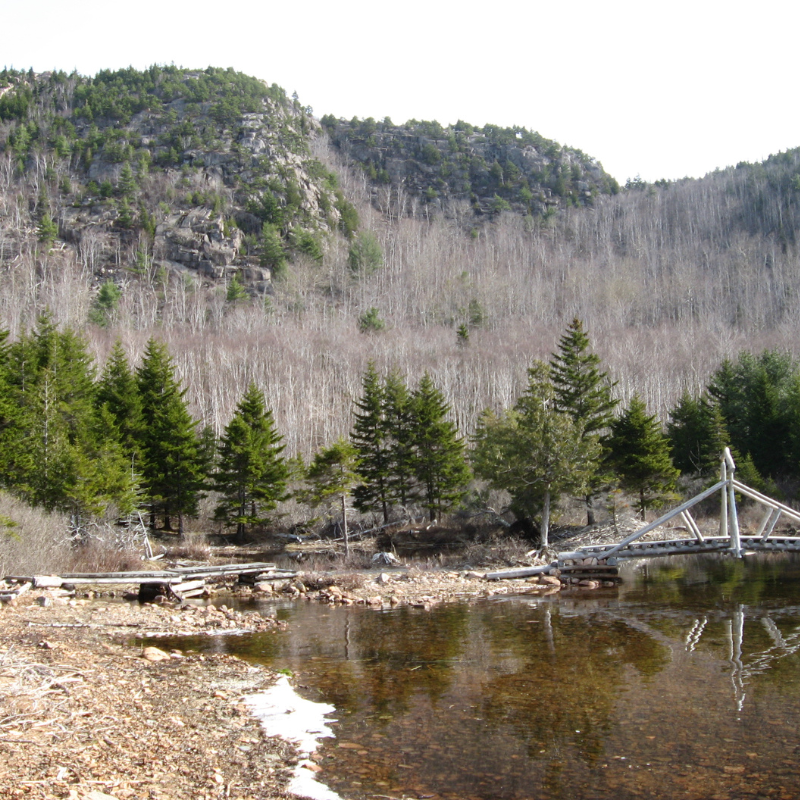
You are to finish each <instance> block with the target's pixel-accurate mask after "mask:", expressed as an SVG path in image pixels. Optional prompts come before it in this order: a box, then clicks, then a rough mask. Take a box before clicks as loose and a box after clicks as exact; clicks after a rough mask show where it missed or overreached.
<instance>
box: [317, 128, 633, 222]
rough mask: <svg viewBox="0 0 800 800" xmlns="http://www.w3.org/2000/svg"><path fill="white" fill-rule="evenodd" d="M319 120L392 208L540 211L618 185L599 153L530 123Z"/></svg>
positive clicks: (579, 202) (586, 199)
mask: <svg viewBox="0 0 800 800" xmlns="http://www.w3.org/2000/svg"><path fill="white" fill-rule="evenodd" d="M321 122H322V125H323V126H324V128H325V129H326V130H327V131H328V134H329V135H330V138H331V141H332V142H333V144H334V145H335V146H336V148H337V149H338V150H340V151H341V152H342V153H343V154H345V155H346V156H347V157H348V158H350V159H352V160H354V161H355V162H356V163H357V164H359V165H360V166H361V167H362V168H363V170H364V172H365V173H366V174H367V175H368V176H369V178H370V180H371V182H372V190H371V195H372V199H373V202H374V203H376V204H377V205H379V206H380V207H382V208H383V209H385V210H387V211H389V210H390V209H392V208H395V209H398V210H400V212H401V213H403V211H404V210H405V211H406V212H407V210H408V207H409V205H410V204H411V203H420V204H426V205H431V206H433V207H434V208H435V209H439V210H441V211H447V210H448V208H449V206H450V205H451V203H452V202H453V201H457V200H465V201H468V202H469V203H470V205H471V207H472V209H473V211H474V212H475V214H476V215H477V216H479V217H481V216H483V217H486V216H489V217H491V216H496V215H497V214H499V213H500V212H501V211H512V210H513V211H515V212H518V213H521V214H528V215H532V216H542V215H545V214H548V213H553V212H555V210H556V209H558V208H559V207H564V206H587V205H591V204H592V203H593V201H594V198H596V197H597V196H598V195H599V194H616V193H617V192H618V191H619V185H618V184H617V182H616V181H615V180H614V178H612V177H611V176H610V175H608V174H607V173H605V172H604V171H603V168H602V167H601V166H600V164H599V163H598V162H597V161H595V160H594V159H592V158H590V157H589V156H587V155H585V154H584V153H582V152H581V151H580V150H576V149H573V148H568V147H562V146H561V145H559V144H558V143H557V142H554V141H551V140H549V139H545V138H544V137H542V136H540V135H539V134H538V133H534V132H531V131H528V130H526V129H525V128H500V127H498V126H496V125H485V126H484V127H483V128H475V127H474V126H472V125H470V124H469V123H466V122H458V123H456V124H455V125H452V126H448V127H446V128H444V127H442V126H441V125H440V124H439V123H438V122H419V121H417V120H411V121H409V122H407V123H406V124H405V125H395V124H393V123H392V121H391V120H389V119H385V120H383V121H382V122H376V121H375V120H374V119H371V118H368V119H364V120H359V119H352V120H350V121H347V120H343V119H339V120H337V119H335V118H334V117H333V116H332V115H327V116H324V117H323V118H322V120H321Z"/></svg>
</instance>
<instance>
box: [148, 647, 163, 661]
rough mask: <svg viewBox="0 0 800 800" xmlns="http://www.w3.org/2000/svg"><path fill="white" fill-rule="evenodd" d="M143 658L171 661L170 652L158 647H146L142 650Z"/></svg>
mask: <svg viewBox="0 0 800 800" xmlns="http://www.w3.org/2000/svg"><path fill="white" fill-rule="evenodd" d="M142 658H144V659H146V660H147V661H169V659H170V654H169V653H166V652H164V651H163V650H160V649H159V648H158V647H145V648H144V650H142Z"/></svg>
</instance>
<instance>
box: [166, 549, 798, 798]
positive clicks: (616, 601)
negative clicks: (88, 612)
mask: <svg viewBox="0 0 800 800" xmlns="http://www.w3.org/2000/svg"><path fill="white" fill-rule="evenodd" d="M799 579H800V561H791V560H786V559H785V560H775V559H769V558H760V559H752V560H751V559H746V560H743V561H742V560H739V561H734V560H713V559H705V560H703V559H700V558H694V559H684V560H682V561H676V560H671V561H669V562H668V561H661V562H651V563H650V564H649V565H648V567H647V573H646V575H640V576H639V578H638V579H637V580H635V581H632V580H630V579H629V580H628V582H627V583H626V584H625V585H624V586H623V587H622V589H620V590H619V591H617V590H613V591H611V590H610V591H607V592H603V593H600V592H592V593H581V594H577V593H574V594H571V595H569V596H567V595H562V596H554V597H548V598H532V597H531V596H521V597H516V598H514V597H504V598H503V599H501V600H488V601H481V602H472V603H459V604H453V605H445V606H440V607H437V608H435V609H434V610H432V611H423V610H418V609H410V608H401V609H396V610H392V611H384V612H379V611H374V610H369V609H365V608H356V607H349V608H329V607H325V606H318V605H315V604H298V605H291V606H286V607H283V608H281V609H280V611H279V615H280V616H281V617H283V618H284V619H286V620H287V621H288V622H289V629H288V630H287V631H286V632H283V633H278V634H264V635H258V636H255V635H254V636H249V637H228V638H225V639H223V638H215V639H212V640H197V639H194V640H191V642H186V641H185V640H184V641H183V642H182V643H181V642H178V641H177V640H176V644H179V645H180V644H182V646H184V647H186V646H189V645H190V646H191V647H193V648H194V649H200V648H205V649H221V648H224V649H226V651H227V652H233V653H236V654H238V655H240V656H242V657H243V658H246V659H249V660H252V661H258V662H260V663H265V664H268V665H269V666H271V667H273V668H275V669H288V670H291V671H292V673H293V674H294V676H295V678H294V682H295V685H296V686H297V687H298V691H300V693H301V694H303V695H304V696H306V697H308V698H309V699H312V700H317V701H324V702H328V703H332V704H333V705H334V706H335V707H336V709H337V712H336V713H335V715H334V716H335V718H336V720H337V722H336V723H334V724H332V728H333V730H334V731H335V738H333V739H327V740H324V744H323V746H322V747H321V749H320V751H319V752H320V754H321V755H320V760H319V763H320V764H321V766H322V767H323V772H322V773H321V776H320V777H321V779H322V780H324V782H325V783H326V784H327V785H329V786H330V787H331V788H332V789H334V790H335V791H337V792H338V793H339V794H340V795H342V796H343V797H345V798H348V799H351V800H362V798H401V797H406V798H431V799H432V800H433V799H436V800H438V799H439V798H447V800H505V799H506V798H507V799H508V800H529V799H530V800H533V798H536V800H545V799H549V798H570V800H571V799H572V798H575V799H576V800H577V799H579V798H587V799H588V798H593V799H597V800H600V799H601V798H602V799H604V798H615V800H623V799H624V798H640V797H641V798H644V797H648V798H651V797H663V798H673V797H676V798H677V797H680V798H697V800H699V799H700V798H717V799H718V800H722V799H723V798H745V797H767V796H769V797H776V798H782V800H789V798H797V797H799V796H800V761H799V760H798V755H800V736H799V735H798V730H800V702H798V701H799V700H800V654H798V651H799V650H800V580H799Z"/></svg>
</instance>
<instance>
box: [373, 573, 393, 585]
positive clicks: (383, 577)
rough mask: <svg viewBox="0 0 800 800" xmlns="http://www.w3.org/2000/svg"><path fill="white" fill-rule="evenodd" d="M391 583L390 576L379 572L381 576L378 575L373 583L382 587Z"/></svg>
mask: <svg viewBox="0 0 800 800" xmlns="http://www.w3.org/2000/svg"><path fill="white" fill-rule="evenodd" d="M391 581H392V576H391V575H389V574H388V573H386V572H381V574H380V575H378V577H377V578H375V583H379V584H381V585H382V586H385V585H386V584H387V583H391Z"/></svg>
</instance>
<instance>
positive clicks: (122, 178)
mask: <svg viewBox="0 0 800 800" xmlns="http://www.w3.org/2000/svg"><path fill="white" fill-rule="evenodd" d="M117 189H118V190H119V193H120V195H121V196H122V197H124V198H125V199H127V200H132V199H133V197H134V195H135V194H136V192H137V190H138V189H139V185H138V184H137V182H136V177H135V176H134V174H133V170H132V169H131V165H130V162H129V161H126V162H125V163H124V164H123V165H122V170H121V172H120V175H119V182H118V183H117Z"/></svg>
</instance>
